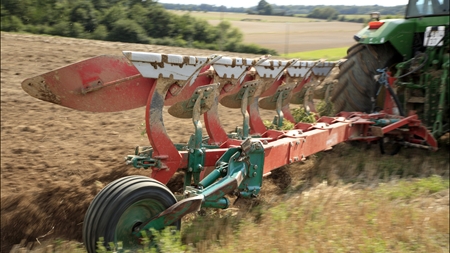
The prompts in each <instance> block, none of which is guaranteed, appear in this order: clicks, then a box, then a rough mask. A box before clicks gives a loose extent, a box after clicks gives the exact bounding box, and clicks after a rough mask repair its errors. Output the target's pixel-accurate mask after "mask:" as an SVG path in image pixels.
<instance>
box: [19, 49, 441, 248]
mask: <svg viewBox="0 0 450 253" xmlns="http://www.w3.org/2000/svg"><path fill="white" fill-rule="evenodd" d="M123 54H124V56H111V55H103V56H98V57H94V58H90V59H87V60H84V61H81V62H78V63H74V64H71V65H68V66H65V67H62V68H59V69H56V70H54V71H51V72H48V73H45V74H42V75H39V76H36V77H32V78H29V79H26V80H24V81H23V83H22V87H23V89H24V90H25V91H26V92H27V93H29V94H30V95H31V96H33V97H35V98H38V99H41V100H44V101H48V102H52V103H55V104H58V105H61V106H65V107H69V108H72V109H75V110H80V111H90V112H115V111H124V110H129V109H134V108H138V107H144V106H145V127H146V133H147V136H148V139H149V142H150V146H148V147H137V148H136V150H135V153H134V154H133V155H128V156H127V157H126V163H127V164H130V165H132V166H134V167H135V168H143V169H150V170H151V177H144V176H128V177H124V178H121V179H118V180H116V181H114V182H112V183H110V184H109V185H107V186H106V187H105V188H104V189H103V190H102V191H101V192H100V193H99V194H98V195H97V196H96V197H95V198H94V200H93V201H92V203H91V205H90V206H89V209H88V210H87V213H86V216H85V220H84V223H83V240H84V243H85V246H86V248H87V250H88V252H96V247H97V242H98V241H99V238H103V240H104V242H114V243H118V242H122V244H123V247H124V248H126V249H130V248H133V247H138V246H139V245H140V243H141V241H142V239H141V237H142V235H143V233H142V232H143V231H146V232H147V233H148V231H150V230H151V229H154V230H161V229H163V228H164V227H167V226H174V227H175V228H178V229H179V228H180V219H181V218H182V217H183V216H185V215H186V214H188V213H192V212H195V211H198V210H200V209H201V208H204V207H210V208H222V209H225V208H227V207H228V206H229V200H228V198H227V194H230V193H234V194H236V195H238V196H239V197H244V198H253V197H257V196H258V194H259V192H260V189H261V186H262V181H263V177H264V176H265V175H268V174H270V172H271V171H272V170H274V169H277V168H279V167H282V166H284V165H288V164H291V163H295V162H297V161H301V160H304V159H305V158H306V157H308V156H310V155H312V154H315V153H317V152H320V151H323V150H328V149H330V148H332V147H333V146H334V145H336V144H338V143H341V142H345V141H364V142H368V143H370V142H377V141H380V140H381V139H382V138H384V137H386V136H394V137H395V138H399V139H401V141H402V143H403V144H404V145H410V146H415V147H422V148H426V149H431V150H435V149H437V142H436V140H435V139H434V138H433V136H432V135H430V134H429V132H428V131H427V129H426V128H425V127H423V126H422V124H421V122H420V121H419V120H418V118H417V115H414V114H411V115H409V116H400V115H396V114H395V113H394V111H395V106H396V105H395V103H394V102H393V100H392V97H391V96H390V95H389V93H387V95H386V102H385V103H386V106H385V110H384V111H381V112H378V113H372V114H366V113H361V112H341V113H338V114H337V115H336V116H335V117H320V118H318V119H317V122H316V123H304V122H295V120H294V117H293V115H292V114H291V110H290V104H303V105H304V106H305V107H307V108H310V109H311V110H312V111H314V110H315V109H314V103H313V101H312V96H311V93H312V89H314V85H310V84H311V83H312V82H315V83H320V82H321V81H322V80H324V79H325V77H327V76H328V75H329V74H330V72H331V70H332V69H333V68H334V67H335V66H337V65H338V64H340V61H324V60H321V61H301V60H296V59H294V60H272V59H270V56H262V57H260V58H257V59H246V58H239V57H222V56H220V55H212V56H209V57H203V56H202V57H196V56H182V55H174V54H159V53H148V52H130V51H125V52H123ZM327 93H328V92H327ZM305 96H306V97H305ZM219 103H220V104H221V105H223V106H225V107H229V108H236V109H240V111H241V117H242V125H241V126H238V127H237V128H236V131H234V132H233V133H227V132H226V131H225V130H224V128H223V127H222V125H221V123H220V115H219V113H218V107H219ZM164 106H167V107H169V109H168V113H169V114H171V115H172V116H174V117H178V118H191V119H192V123H193V130H194V131H193V134H192V135H191V137H190V139H189V142H188V143H187V144H174V143H173V142H172V141H171V140H170V138H169V136H168V135H167V133H166V129H165V126H164V122H163V108H164ZM259 108H263V109H267V110H273V111H274V121H273V123H274V124H275V125H276V126H278V127H281V126H282V125H283V122H284V121H289V122H292V123H293V124H295V126H294V128H293V129H291V130H275V129H270V130H269V129H267V128H266V126H265V125H264V123H263V120H262V119H261V117H260V114H259ZM202 122H203V123H204V125H205V126H203V124H202ZM204 127H205V128H206V132H207V136H203V128H204ZM178 170H183V171H184V172H185V179H184V192H183V196H178V197H175V196H174V195H173V194H172V192H170V191H169V190H168V188H167V187H166V186H165V184H166V183H167V182H168V181H169V179H170V178H171V177H172V176H173V175H174V174H175V172H177V171H178ZM105 245H109V244H105Z"/></svg>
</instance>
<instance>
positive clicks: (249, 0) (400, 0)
mask: <svg viewBox="0 0 450 253" xmlns="http://www.w3.org/2000/svg"><path fill="white" fill-rule="evenodd" d="M266 1H267V2H268V3H269V4H276V5H375V4H377V5H381V6H396V5H406V4H407V3H408V0H314V1H301V0H266ZM158 2H160V3H171V4H196V5H198V4H209V5H217V6H221V5H224V6H226V7H245V8H248V7H252V6H256V5H258V3H259V0H226V1H223V0H158Z"/></svg>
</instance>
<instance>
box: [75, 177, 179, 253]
mask: <svg viewBox="0 0 450 253" xmlns="http://www.w3.org/2000/svg"><path fill="white" fill-rule="evenodd" d="M176 202H177V200H176V198H175V196H174V195H173V194H172V192H170V190H169V189H168V188H167V187H166V186H165V185H164V184H162V183H160V182H158V181H156V180H154V179H151V178H149V177H145V176H128V177H124V178H120V179H118V180H116V181H113V182H112V183H110V184H108V185H107V186H106V187H105V188H104V189H103V190H102V191H100V193H99V194H97V196H96V197H95V198H94V200H93V201H92V203H91V204H90V206H89V208H88V210H87V212H86V215H85V218H84V222H83V242H84V244H85V247H86V249H87V251H88V252H90V253H91V252H92V253H93V252H96V248H97V243H98V241H99V239H100V238H101V237H103V243H104V245H105V247H106V248H107V249H108V247H109V243H110V242H112V243H114V244H115V245H116V246H117V243H118V242H121V243H122V245H123V249H126V250H128V249H133V248H139V247H142V246H141V245H140V239H139V238H138V237H136V236H135V235H133V234H132V233H133V231H135V228H136V227H138V226H139V225H141V224H142V223H144V222H145V221H148V220H149V219H150V218H152V217H154V216H156V215H158V214H159V213H161V212H162V211H164V210H166V209H167V208H168V207H170V206H172V205H173V204H175V203H176ZM172 225H173V226H175V227H176V228H177V229H180V221H178V222H176V223H175V224H172ZM108 250H114V249H108Z"/></svg>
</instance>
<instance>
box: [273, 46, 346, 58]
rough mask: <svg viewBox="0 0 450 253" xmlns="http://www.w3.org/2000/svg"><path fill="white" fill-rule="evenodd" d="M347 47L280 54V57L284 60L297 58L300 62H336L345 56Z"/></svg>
mask: <svg viewBox="0 0 450 253" xmlns="http://www.w3.org/2000/svg"><path fill="white" fill-rule="evenodd" d="M347 49H348V47H338V48H329V49H322V50H314V51H307V52H296V53H289V54H282V55H281V56H282V57H286V58H298V59H301V60H318V59H326V60H329V61H336V60H339V59H342V58H343V57H345V56H346V55H347Z"/></svg>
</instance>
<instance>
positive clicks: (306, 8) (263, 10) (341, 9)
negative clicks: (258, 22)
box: [162, 0, 406, 19]
mask: <svg viewBox="0 0 450 253" xmlns="http://www.w3.org/2000/svg"><path fill="white" fill-rule="evenodd" d="M274 2H276V1H274ZM162 5H163V6H164V7H165V8H166V9H171V10H185V11H203V12H209V11H215V12H239V13H248V14H255V15H277V16H296V15H308V14H311V13H312V12H313V11H314V9H323V8H332V9H334V10H335V11H336V13H337V14H338V15H341V16H342V15H362V14H370V13H371V12H375V11H378V12H380V13H381V14H382V15H391V16H393V15H400V16H403V15H404V14H405V12H406V5H399V6H389V7H387V6H379V5H367V6H345V5H332V6H325V5H276V4H270V3H269V2H267V1H266V0H261V1H259V2H258V5H256V6H253V7H250V8H243V7H240V8H227V7H225V6H223V5H222V6H217V5H209V4H200V5H195V4H166V3H162ZM328 18H329V17H327V18H325V19H328Z"/></svg>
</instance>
